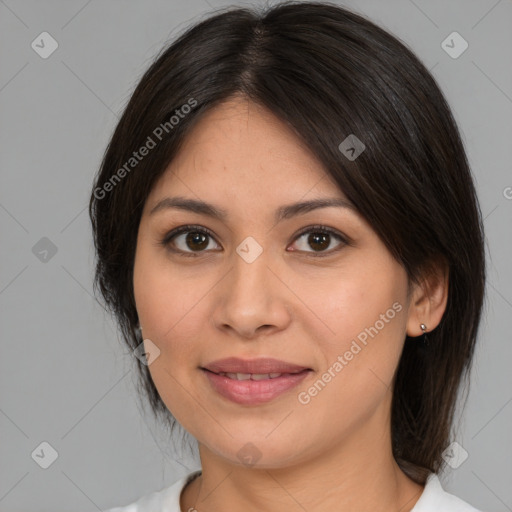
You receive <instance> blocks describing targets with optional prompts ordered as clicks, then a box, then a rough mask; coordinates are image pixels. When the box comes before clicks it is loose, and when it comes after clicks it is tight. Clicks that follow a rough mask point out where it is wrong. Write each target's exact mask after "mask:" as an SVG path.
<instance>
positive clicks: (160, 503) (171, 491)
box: [104, 470, 201, 512]
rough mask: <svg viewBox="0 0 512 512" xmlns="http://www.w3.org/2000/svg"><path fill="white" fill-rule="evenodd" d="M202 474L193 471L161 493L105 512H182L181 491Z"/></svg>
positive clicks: (154, 493) (148, 495)
mask: <svg viewBox="0 0 512 512" xmlns="http://www.w3.org/2000/svg"><path fill="white" fill-rule="evenodd" d="M200 473H201V471H200V470H198V471H193V472H191V473H189V474H188V475H186V476H184V477H182V478H180V479H179V480H177V481H176V482H174V483H173V484H172V485H170V486H168V487H165V488H164V489H161V490H160V491H155V492H152V493H151V494H146V495H145V496H142V497H141V498H139V499H138V500H137V501H134V502H133V503H130V504H129V505H125V506H121V507H115V508H109V509H108V510H105V511H104V512H181V509H180V495H181V491H182V490H183V489H184V488H185V486H186V485H187V484H188V483H189V482H190V481H192V480H193V479H194V478H195V477H196V476H198V475H199V474H200Z"/></svg>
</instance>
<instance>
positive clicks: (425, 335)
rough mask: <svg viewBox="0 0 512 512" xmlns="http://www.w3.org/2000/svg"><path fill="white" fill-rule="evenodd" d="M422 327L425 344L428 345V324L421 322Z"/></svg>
mask: <svg viewBox="0 0 512 512" xmlns="http://www.w3.org/2000/svg"><path fill="white" fill-rule="evenodd" d="M420 329H421V330H422V331H423V339H422V341H423V345H426V346H428V339H427V326H426V325H425V324H420Z"/></svg>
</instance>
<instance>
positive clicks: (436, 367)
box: [89, 2, 485, 483]
mask: <svg viewBox="0 0 512 512" xmlns="http://www.w3.org/2000/svg"><path fill="white" fill-rule="evenodd" d="M237 94H241V95H243V96H245V97H247V98H248V99H250V100H251V101H253V102H256V103H258V104H260V105H263V106H264V107H266V108H267V109H269V110H270V111H272V112H273V113H274V114H275V115H276V116H278V117H279V118H280V119H282V120H283V121H284V122H285V123H287V125H288V126H289V127H290V128H291V129H292V130H293V131H294V132H295V133H296V134H297V136H298V137H299V138H300V139H301V140H302V141H303V143H304V145H305V146H306V147H308V148H309V149H310V150H311V151H312V152H313V154H314V155H316V157H317V158H318V160H319V161H320V162H321V163H322V164H323V165H324V167H325V170H326V172H328V173H329V175H330V176H332V178H333V179H334V180H335V181H336V183H337V184H338V185H339V188H340V190H341V191H342V192H343V193H344V194H345V195H346V197H347V198H348V199H349V200H350V201H351V202H352V203H354V205H355V206H356V207H357V209H358V210H359V212H360V213H361V214H362V215H363V217H364V218H365V219H366V220H367V221H368V222H369V224H370V225H371V226H372V227H373V229H374V230H375V232H376V233H377V235H378V236H379V237H380V238H381V239H382V241H383V242H384V243H385V245H386V247H387V248H388V250H389V251H390V252H391V254H392V255H393V256H394V257H395V258H396V260H397V261H398V262H399V263H400V264H401V265H403V267H404V268H405V269H406V271H407V273H408V276H409V279H410V282H421V280H422V277H424V276H425V275H426V272H428V270H429V268H432V265H433V264H435V263H439V262H441V263H444V264H445V265H446V268H447V269H448V271H449V293H448V302H447V307H446V311H445V313H444V316H443V318H442V320H441V323H440V324H439V325H438V327H437V328H436V329H434V330H433V331H432V332H430V333H429V334H428V339H429V346H428V347H427V349H426V350H421V349H420V348H419V347H421V343H418V340H417V339H414V340H412V339H409V337H406V340H405V345H404V349H403V353H402V356H401V359H400V362H399V365H398V368H397V372H396V376H395V381H394V399H393V404H392V419H391V429H392V448H393V453H394V456H395V458H396V460H397V462H398V463H399V464H400V466H401V467H402V469H403V470H404V471H405V472H406V473H407V474H409V475H410V476H411V477H412V478H413V479H414V480H416V481H417V482H419V483H424V481H425V478H426V476H427V474H428V472H430V471H434V472H437V471H439V470H440V468H441V465H442V457H441V454H442V451H443V450H444V449H445V448H446V446H447V444H448V443H449V437H450V434H451V432H450V429H451V425H452V421H453V417H454V410H455V403H456V399H457V395H458V390H459V387H460V384H461V382H462V380H463V378H467V375H468V370H469V368H470V362H471V359H472V356H473V351H474V345H475V342H476V338H477V330H478V326H479V322H480V317H481V310H482V303H483V296H484V282H485V250H484V239H483V226H482V220H481V212H480V209H479V205H478V201H477V197H476V193H475V189H474V185H473V181H472V177H471V172H470V168H469V164H468V161H467V157H466V154H465V150H464V147H463V143H462V141H461V137H460V134H459V131H458V128H457V125H456V122H455V120H454V118H453V116H452V114H451V111H450V108H449V106H448V104H447V102H446V100H445V98H444V96H443V94H442V92H441V90H440V88H439V87H438V85H437V84H436V81H435V80H434V78H433V77H432V76H431V74H430V73H429V72H428V70H427V69H426V68H425V67H424V65H423V64H422V63H421V62H420V61H419V60H418V58H417V57H416V56H415V55H414V54H413V53H412V52H411V51H410V50H409V49H408V48H407V46H406V45H404V44H403V43H402V42H400V41H399V40H398V39H397V38H396V37H393V36H392V35H390V34H389V33H388V32H386V31H385V30H383V29H382V28H380V27H378V26H377V25H375V24H374V23H372V22H370V21H368V20H367V19H366V18H364V17H363V16H361V15H358V14H355V13H353V12H350V11H348V10H346V9H344V8H341V7H339V6H337V5H335V4H331V3H316V2H315V3H310V2H285V3H281V4H278V5H277V6H274V7H269V8H266V9H264V10H261V11H258V10H256V9H246V8H243V9H242V8H230V9H227V10H222V11H221V12H216V13H214V14H213V15H210V17H208V18H206V19H204V20H203V21H201V22H199V23H197V24H196V25H194V26H192V27H191V28H189V29H188V30H187V31H186V32H185V33H183V34H182V35H181V36H180V37H178V38H177V39H176V40H175V41H174V42H173V43H172V44H170V46H168V48H164V49H163V50H162V52H161V54H160V55H158V56H157V57H156V58H155V60H154V62H153V63H152V65H151V66H150V67H149V69H148V70H147V71H146V72H145V74H144V75H143V76H142V78H141V80H140V81H139V83H138V85H137V87H136V89H135V91H134V93H133V95H132V96H131V98H130V100H129V102H128V104H127V106H126V108H125V110H124V112H123V114H122V117H121V118H120V120H119V123H118V125H117V127H116V129H115V132H114V134H113V136H112V139H111V140H110V143H109V145H108V147H107V150H106V152H105V155H104V157H103V161H102V164H101V168H100V170H99V172H98V174H97V177H96V179H95V183H94V185H93V191H92V195H91V199H90V205H89V215H90V218H91V222H92V226H93V234H94V243H95V248H96V252H97V266H96V274H95V280H94V285H95V286H94V288H95V290H97V287H98V286H99V289H100V291H101V294H102V296H103V299H104V301H105V304H106V305H107V307H108V309H109V310H110V311H111V312H112V313H114V314H115V317H116V320H117V322H118V325H119V328H120V331H121V333H122V336H123V339H124V340H125V341H126V343H127V344H128V347H130V349H132V350H133V349H135V348H136V347H137V345H138V344H139V343H140V342H141V340H140V339H139V338H138V337H137V336H136V331H135V328H136V326H137V323H138V317H137V311H136V308H135V301H134V294H133V264H134V255H135V247H136V240H137V231H138V226H139V222H140V217H141V212H142V208H143V206H144V203H145V200H146V198H147V196H148V194H149V192H150V191H151V189H152V187H153V185H154V184H155V182H156V180H157V179H158V178H159V177H160V176H161V175H162V173H163V172H164V171H165V169H166V168H167V166H168V165H169V163H170V162H171V160H172V159H173V158H174V156H175V155H176V153H177V151H178V149H179V147H180V145H181V144H182V141H183V140H184V138H185V137H186V135H187V133H188V132H189V131H190V128H191V127H192V126H194V124H195V123H196V122H197V121H198V120H199V119H201V116H202V115H203V114H204V113H205V112H206V111H207V110H208V109H211V108H214V107H215V105H217V104H219V103H220V102H222V101H224V100H227V99H229V98H230V97H232V96H233V95H237ZM192 105H193V108H191V106H192ZM185 106H187V108H185ZM350 134H354V135H356V136H357V138H358V139H360V140H361V141H362V142H363V143H364V145H365V150H364V151H363V152H362V153H361V154H360V155H359V157H358V158H357V159H355V160H353V161H351V160H349V159H347V158H346V157H345V155H343V154H342V153H341V151H340V149H339V148H338V146H339V145H340V143H341V142H342V141H343V140H344V139H345V138H346V137H347V136H349V135H350ZM157 135H158V136H157ZM150 139H151V141H152V142H153V143H154V145H153V144H151V143H150ZM143 146H146V147H147V148H149V147H150V146H151V148H150V149H149V151H145V153H146V154H145V156H144V157H142V156H141V158H140V159H139V158H137V159H135V157H134V156H133V153H134V151H139V148H141V147H143ZM141 153H142V151H141ZM121 169H124V171H121ZM134 361H135V364H137V367H138V370H139V372H140V373H139V375H140V381H139V382H140V384H141V385H142V387H143V391H144V392H145V396H146V397H147V398H148V399H149V403H150V405H151V408H152V411H153V412H154V414H155V417H159V416H161V417H162V418H164V419H166V420H168V421H169V424H171V425H173V424H174V423H173V422H175V420H174V418H173V417H172V415H171V414H170V412H169V411H168V410H167V408H166V406H165V404H164V403H163V401H162V400H161V398H160V396H159V394H158V392H157V390H156V388H155V386H154V383H153V381H152V379H151V376H150V374H149V372H148V368H147V366H146V365H144V364H142V363H141V362H140V361H139V360H138V359H137V358H134Z"/></svg>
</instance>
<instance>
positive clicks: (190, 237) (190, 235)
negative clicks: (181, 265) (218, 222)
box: [161, 226, 214, 256]
mask: <svg viewBox="0 0 512 512" xmlns="http://www.w3.org/2000/svg"><path fill="white" fill-rule="evenodd" d="M211 240H214V238H213V235H212V234H211V233H210V232H209V231H208V230H207V229H205V228H200V227H197V226H182V227H180V228H177V229H175V230H173V231H171V232H170V233H169V234H168V235H166V237H165V238H164V239H163V240H162V241H161V244H162V245H163V246H164V247H166V248H168V249H169V250H171V251H173V252H177V253H182V254H183V255H184V256H195V254H194V253H198V255H199V254H200V253H202V252H205V251H206V250H207V249H208V247H209V245H210V241H211ZM210 249H211V248H210Z"/></svg>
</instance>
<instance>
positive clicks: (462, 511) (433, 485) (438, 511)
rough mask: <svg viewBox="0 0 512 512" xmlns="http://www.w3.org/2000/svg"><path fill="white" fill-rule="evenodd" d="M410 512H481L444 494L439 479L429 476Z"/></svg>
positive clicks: (455, 497)
mask: <svg viewBox="0 0 512 512" xmlns="http://www.w3.org/2000/svg"><path fill="white" fill-rule="evenodd" d="M411 512H481V511H480V510H477V509H476V508H474V507H472V506H471V505H470V504H469V503H466V502H465V501H463V500H461V499H460V498H457V496H454V495H453V494H450V493H448V492H446V491H445V490H444V489H443V487H442V485H441V482H440V481H439V478H438V476H437V475H435V474H434V473H432V474H430V475H429V477H428V479H427V482H426V484H425V489H424V490H423V493H422V495H421V496H420V499H419V500H418V501H417V502H416V505H415V506H414V507H413V509H412V510H411Z"/></svg>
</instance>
